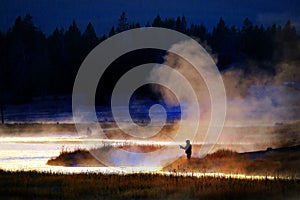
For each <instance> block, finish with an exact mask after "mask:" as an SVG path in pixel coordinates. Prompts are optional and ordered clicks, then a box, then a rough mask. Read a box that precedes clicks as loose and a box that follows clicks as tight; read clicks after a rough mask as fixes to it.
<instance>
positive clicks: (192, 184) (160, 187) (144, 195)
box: [0, 171, 300, 199]
mask: <svg viewBox="0 0 300 200" xmlns="http://www.w3.org/2000/svg"><path fill="white" fill-rule="evenodd" d="M299 196H300V181H299V180H280V179H277V180H267V179H266V180H242V179H232V178H214V177H201V178H197V177H182V176H179V177H177V176H164V175H158V174H127V175H116V174H111V175H103V174H73V175H63V174H49V173H38V172H5V171H0V199H297V198H298V197H299Z"/></svg>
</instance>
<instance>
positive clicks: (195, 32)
mask: <svg viewBox="0 0 300 200" xmlns="http://www.w3.org/2000/svg"><path fill="white" fill-rule="evenodd" d="M145 26H152V27H164V28H169V29H174V30H177V31H180V32H182V33H185V34H187V35H189V36H192V37H195V38H197V39H198V40H199V42H200V43H201V44H205V46H206V47H209V48H210V50H211V52H212V53H214V54H216V55H217V56H218V63H217V66H218V67H219V69H220V70H223V69H226V68H228V67H230V65H231V64H233V63H238V62H244V61H246V60H251V61H254V62H257V63H259V65H258V66H259V67H260V69H261V70H264V71H265V72H267V73H270V74H274V73H276V69H275V67H274V66H275V65H274V63H278V62H282V61H284V60H300V55H299V52H300V49H299V48H300V45H299V44H300V37H299V35H297V32H296V29H295V27H294V26H293V25H292V24H291V22H290V21H288V22H287V23H286V24H285V25H284V26H280V25H275V24H274V25H272V26H268V27H265V26H263V25H255V24H253V23H252V22H251V21H250V20H249V19H248V18H246V19H245V20H244V23H243V26H242V27H240V28H237V27H235V26H232V27H229V26H228V25H226V23H225V21H224V19H223V18H222V17H221V18H220V19H219V22H218V23H217V25H216V26H215V27H214V28H213V30H212V31H211V32H209V31H208V30H207V28H206V27H205V26H204V25H203V24H191V25H190V26H188V25H187V21H186V19H185V17H184V16H182V17H177V18H165V19H162V18H161V17H160V16H159V15H157V16H156V17H155V18H154V19H153V21H152V23H149V22H148V23H147V24H146V25H145ZM138 27H141V25H140V23H132V22H130V21H129V20H128V19H127V16H126V14H125V13H124V12H123V13H122V14H121V16H120V18H119V20H118V24H117V26H116V27H114V26H112V27H111V29H110V31H109V32H108V37H110V36H113V35H114V34H117V33H119V32H122V31H125V30H128V29H133V28H138ZM106 38H107V36H106V35H102V36H100V37H99V36H97V34H96V32H95V29H94V27H93V25H92V24H91V23H88V24H87V26H86V29H85V30H84V31H83V32H81V30H80V29H79V28H78V26H77V24H76V22H75V21H73V22H72V23H71V25H70V26H69V27H68V29H67V30H64V29H58V28H56V29H55V30H54V31H53V33H51V34H50V35H49V36H46V35H45V34H44V33H43V32H42V31H41V30H39V29H38V28H37V27H36V26H35V25H34V23H33V19H32V17H31V16H30V15H29V14H27V15H26V16H25V17H23V18H22V17H18V18H17V19H16V20H15V22H14V24H13V26H12V27H11V28H10V29H9V30H8V31H7V32H0V91H1V95H0V96H1V98H0V99H1V101H9V103H23V102H28V101H30V100H31V98H32V97H33V96H43V95H50V94H70V93H71V92H72V86H73V82H74V80H75V76H76V73H77V71H78V69H79V67H80V64H81V63H82V61H83V60H84V58H85V57H86V56H87V54H88V53H89V52H90V51H91V50H92V49H93V48H94V47H95V46H96V45H97V44H99V43H100V42H101V41H103V40H105V39H106ZM150 54H151V55H150V56H149V59H150V58H151V59H156V60H158V61H160V62H162V61H163V60H162V59H161V57H162V56H163V53H162V52H154V51H150ZM156 55H158V56H160V58H155V57H156ZM134 59H136V60H134ZM139 59H142V58H139V57H136V56H130V55H129V56H128V57H127V58H125V59H124V58H123V62H124V63H125V62H126V63H131V64H133V65H137V64H142V63H143V61H142V60H139ZM151 59H150V60H151ZM133 60H134V61H133ZM118 62H120V61H117V63H118ZM118 66H120V65H118ZM115 69H116V68H115ZM122 71H124V70H122V69H116V70H111V71H109V72H108V73H109V74H108V77H110V78H111V77H116V78H115V79H117V78H118V77H119V75H120V74H118V72H122ZM116 74H117V75H116ZM110 78H109V79H110ZM111 79H112V80H113V79H114V78H111ZM108 81H109V80H108ZM107 92H108V91H104V92H103V94H107Z"/></svg>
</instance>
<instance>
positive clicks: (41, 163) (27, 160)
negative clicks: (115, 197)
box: [0, 136, 275, 179]
mask: <svg viewBox="0 0 300 200" xmlns="http://www.w3.org/2000/svg"><path fill="white" fill-rule="evenodd" d="M0 139H1V140H0V169H2V170H8V171H19V170H24V171H31V170H35V171H39V172H53V173H122V174H124V173H149V172H150V173H158V174H162V175H169V176H170V175H172V176H194V177H203V176H210V177H226V178H238V179H275V177H272V176H248V175H244V174H224V173H195V172H167V171H161V168H157V167H145V166H144V167H63V166H50V165H47V164H46V162H47V160H49V159H50V158H53V157H56V156H58V155H59V154H60V152H61V150H62V149H63V148H66V146H67V150H70V151H71V150H74V149H78V148H86V144H85V145H84V144H82V142H83V140H88V139H87V138H79V137H63V136H59V137H1V138H0ZM99 141H100V140H99ZM111 142H112V144H114V143H118V142H121V140H114V141H111ZM123 142H124V141H123ZM127 142H128V141H127ZM131 142H132V141H131ZM140 143H143V142H142V141H140ZM144 143H147V141H144ZM161 144H164V143H161Z"/></svg>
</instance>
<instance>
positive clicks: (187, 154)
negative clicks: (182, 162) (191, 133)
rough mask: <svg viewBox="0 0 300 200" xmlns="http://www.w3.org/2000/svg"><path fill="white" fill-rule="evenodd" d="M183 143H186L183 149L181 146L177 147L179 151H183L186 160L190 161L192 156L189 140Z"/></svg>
mask: <svg viewBox="0 0 300 200" xmlns="http://www.w3.org/2000/svg"><path fill="white" fill-rule="evenodd" d="M185 142H186V145H185V147H183V146H181V145H180V146H179V147H180V149H184V150H185V153H186V157H187V159H190V158H191V155H192V145H191V142H190V140H186V141H185Z"/></svg>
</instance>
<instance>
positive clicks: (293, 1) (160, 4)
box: [0, 0, 300, 35]
mask: <svg viewBox="0 0 300 200" xmlns="http://www.w3.org/2000/svg"><path fill="white" fill-rule="evenodd" d="M0 4H1V5H0V30H1V31H6V30H7V29H8V28H9V27H11V26H12V25H13V22H14V20H15V19H16V17H17V16H19V15H20V16H22V17H23V16H25V14H26V13H30V14H31V15H32V16H33V20H34V23H35V24H36V25H37V26H38V27H39V28H40V29H41V30H42V31H43V32H45V33H46V34H50V33H52V31H53V30H54V28H55V27H59V28H60V27H63V28H64V29H67V28H68V26H69V25H70V24H71V22H72V20H73V19H75V20H76V22H77V24H78V26H79V27H80V28H81V30H82V31H83V30H84V29H85V27H86V25H87V23H88V22H92V24H93V25H94V27H95V29H96V31H97V34H98V35H100V34H103V33H108V31H109V29H110V28H111V26H112V25H115V26H116V24H117V21H118V18H119V16H120V14H121V13H122V11H125V12H126V14H127V17H128V19H129V21H131V22H140V23H141V25H145V24H146V22H147V21H149V22H152V20H153V18H154V17H155V16H156V15H157V14H160V16H161V17H162V18H165V17H177V16H178V15H180V16H181V15H185V17H186V19H187V21H188V23H197V24H201V23H203V24H204V25H206V26H207V27H208V28H209V29H210V30H211V29H212V27H213V26H214V25H215V24H216V23H217V22H218V19H219V17H220V16H223V18H224V20H225V22H226V23H227V24H228V25H233V24H234V25H237V26H241V24H242V22H243V19H244V18H245V17H249V18H250V20H251V21H253V22H254V23H255V24H265V25H270V24H273V23H276V24H284V23H285V22H286V21H287V20H288V19H290V20H291V21H292V23H293V24H294V25H295V26H296V27H297V30H298V31H299V30H300V14H299V13H300V12H299V10H300V1H299V0H26V1H25V0H1V3H0Z"/></svg>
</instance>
